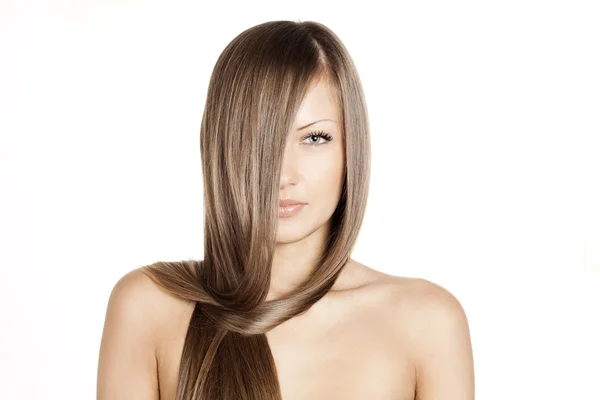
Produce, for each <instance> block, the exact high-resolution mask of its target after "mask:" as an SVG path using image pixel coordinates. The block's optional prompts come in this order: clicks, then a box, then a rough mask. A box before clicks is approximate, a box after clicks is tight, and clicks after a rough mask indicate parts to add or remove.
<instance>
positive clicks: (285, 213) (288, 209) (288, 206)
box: [279, 197, 306, 218]
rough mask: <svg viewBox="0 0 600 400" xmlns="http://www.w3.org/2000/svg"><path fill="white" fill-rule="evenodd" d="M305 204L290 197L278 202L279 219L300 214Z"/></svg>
mask: <svg viewBox="0 0 600 400" xmlns="http://www.w3.org/2000/svg"><path fill="white" fill-rule="evenodd" d="M305 205H306V203H304V202H302V201H299V200H295V199H292V198H290V197H288V198H285V199H282V200H279V217H281V218H288V217H291V216H294V215H296V214H297V213H298V212H300V211H301V210H302V209H303V208H304V206H305Z"/></svg>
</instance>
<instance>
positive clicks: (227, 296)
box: [142, 21, 371, 400]
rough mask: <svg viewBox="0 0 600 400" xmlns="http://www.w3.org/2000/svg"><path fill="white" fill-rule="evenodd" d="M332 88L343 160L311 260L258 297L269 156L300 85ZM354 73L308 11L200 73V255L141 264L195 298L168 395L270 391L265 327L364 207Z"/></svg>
mask: <svg viewBox="0 0 600 400" xmlns="http://www.w3.org/2000/svg"><path fill="white" fill-rule="evenodd" d="M322 79H324V80H326V81H327V82H328V83H330V84H331V86H332V87H333V88H334V90H335V92H336V96H337V101H338V105H339V107H340V111H341V114H340V115H341V118H342V121H341V122H340V123H341V125H340V126H341V128H342V129H343V132H344V138H345V139H344V140H345V151H346V153H345V154H346V157H345V159H346V165H345V177H344V182H343V188H342V195H341V197H340V200H339V203H338V205H337V208H336V209H335V211H334V213H333V214H332V216H331V219H330V223H331V229H330V231H329V236H328V237H327V243H326V247H325V250H324V251H323V253H322V254H320V258H319V262H318V264H317V265H318V268H316V269H315V270H314V271H313V272H312V273H311V275H310V277H309V278H308V279H307V280H306V281H305V282H304V283H303V284H302V285H300V286H298V287H297V288H296V289H295V290H294V291H293V292H292V293H291V294H290V295H289V296H287V297H285V298H281V299H276V300H271V301H265V298H266V297H267V294H268V289H269V285H270V277H271V264H272V260H273V252H274V249H275V245H276V232H277V221H278V202H279V180H280V167H281V162H282V159H283V150H284V149H285V144H286V139H287V135H288V132H289V131H290V128H291V127H292V124H293V122H294V119H295V116H296V112H297V111H298V108H299V106H300V105H301V103H302V100H303V99H304V96H305V95H306V93H307V91H308V89H309V88H310V87H311V85H312V84H314V83H315V82H316V81H319V80H322ZM368 125H369V124H368V116H367V108H366V103H365V99H364V95H363V89H362V85H361V82H360V79H359V76H358V73H357V71H356V68H355V66H354V63H353V61H352V59H351V58H350V55H349V53H348V51H347V49H346V47H345V46H344V45H343V44H342V42H341V41H340V39H339V38H338V37H337V36H336V35H335V34H334V33H333V32H332V31H331V30H330V29H329V28H327V27H326V26H324V25H323V24H320V23H317V22H313V21H304V22H296V21H269V22H265V23H262V24H259V25H256V26H254V27H251V28H249V29H247V30H245V31H243V32H242V33H240V34H239V35H238V36H236V37H235V38H234V39H233V40H232V41H231V42H230V43H229V44H228V45H227V46H226V48H225V49H224V50H223V52H222V53H221V55H220V56H219V58H218V60H217V62H216V65H215V67H214V70H213V73H212V75H211V79H210V83H209V87H208V94H207V98H206V104H205V108H204V114H203V117H202V125H201V129H200V153H201V159H202V174H203V180H204V202H205V208H204V259H203V260H186V261H174V262H166V261H159V262H156V263H154V264H151V265H147V266H144V267H142V271H144V272H145V273H146V274H147V275H148V276H149V277H150V278H152V280H154V281H155V282H156V283H157V284H158V285H160V286H161V287H163V288H164V289H166V290H168V291H169V292H170V293H172V294H173V295H175V296H178V297H180V298H183V299H186V300H190V301H194V302H196V305H195V309H194V311H193V314H192V316H191V319H190V323H189V327H188V331H187V335H186V338H185V344H184V347H183V353H182V358H181V364H180V368H179V381H178V389H177V399H178V400H184V399H185V400H191V399H202V400H216V399H252V400H253V399H256V400H275V399H281V392H280V387H279V381H278V378H277V370H276V366H275V363H274V359H273V356H272V354H271V351H270V348H269V344H268V342H267V338H266V335H265V333H266V332H268V331H269V330H271V329H272V328H274V327H276V326H277V325H279V324H281V323H283V322H285V321H286V320H288V319H290V318H292V317H294V316H296V315H298V314H301V313H303V312H304V311H306V310H308V309H309V308H310V307H311V306H312V305H313V304H314V303H315V302H317V301H318V300H319V299H320V298H321V297H323V296H324V295H325V294H326V293H327V292H328V291H329V289H330V288H331V287H332V286H333V284H334V283H335V281H336V279H337V277H338V276H339V274H340V272H341V271H342V268H343V267H344V265H345V264H346V263H347V261H348V260H349V258H350V255H351V252H352V250H353V248H354V244H355V242H356V238H357V236H358V233H359V230H360V227H361V224H362V221H363V216H364V213H365V208H366V203H367V197H368V190H369V176H370V161H371V160H370V157H371V155H370V135H369V126H368Z"/></svg>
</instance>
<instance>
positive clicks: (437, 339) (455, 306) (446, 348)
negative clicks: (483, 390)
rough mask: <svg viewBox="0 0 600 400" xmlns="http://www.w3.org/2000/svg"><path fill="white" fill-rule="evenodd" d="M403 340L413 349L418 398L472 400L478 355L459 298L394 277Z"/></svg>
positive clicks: (437, 287) (420, 282) (426, 284)
mask: <svg viewBox="0 0 600 400" xmlns="http://www.w3.org/2000/svg"><path fill="white" fill-rule="evenodd" d="M390 279H391V281H392V282H394V284H393V285H392V287H393V289H392V290H391V291H392V292H393V293H394V294H393V295H392V298H393V300H394V301H393V302H392V303H391V304H393V305H394V307H393V308H394V312H396V313H397V314H395V316H396V317H397V321H398V322H399V323H401V324H402V326H403V328H402V334H403V335H402V340H404V341H405V343H406V345H407V347H408V348H410V349H411V353H410V358H411V360H412V364H413V367H414V370H415V374H416V376H417V382H416V389H417V390H416V391H417V397H416V399H430V398H431V399H433V398H441V397H444V398H447V399H455V398H456V399H472V398H473V396H474V371H473V367H474V365H473V353H472V346H471V336H470V331H469V323H468V320H467V315H466V313H465V310H464V308H463V306H462V304H461V303H460V301H459V300H458V298H457V297H456V296H455V295H454V294H453V293H451V292H450V291H449V290H448V289H446V288H444V287H443V286H441V285H439V284H437V283H434V282H432V281H429V280H427V279H423V278H404V277H393V276H392V277H390Z"/></svg>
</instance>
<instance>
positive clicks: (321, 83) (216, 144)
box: [97, 21, 474, 400]
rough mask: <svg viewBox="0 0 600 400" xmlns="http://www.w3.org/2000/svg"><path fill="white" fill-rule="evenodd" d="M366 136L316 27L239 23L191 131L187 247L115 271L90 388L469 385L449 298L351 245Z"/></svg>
mask: <svg viewBox="0 0 600 400" xmlns="http://www.w3.org/2000/svg"><path fill="white" fill-rule="evenodd" d="M369 140H370V139H369V124H368V116H367V107H366V104H365V99H364V96H363V90H362V86H361V82H360V79H359V76H358V74H357V71H356V69H355V66H354V64H353V62H352V59H351V58H350V56H349V54H348V52H347V50H346V48H345V47H344V45H343V44H342V42H341V41H340V39H339V38H338V37H337V36H336V35H335V34H334V33H333V32H332V31H331V30H330V29H328V28H327V27H325V26H324V25H322V24H319V23H316V22H310V21H309V22H294V21H272V22H266V23H263V24H260V25H257V26H254V27H252V28H250V29H247V30H246V31H244V32H242V33H241V34H240V35H238V36H237V37H236V38H235V39H234V40H233V41H232V42H231V43H230V44H229V45H228V46H227V47H226V48H225V50H224V51H223V53H222V54H221V55H220V57H219V59H218V61H217V63H216V65H215V68H214V71H213V74H212V76H211V80H210V84H209V88H208V96H207V99H206V106H205V110H204V115H203V118H202V125H201V131H200V150H201V158H202V167H203V170H202V171H203V182H204V201H205V214H204V224H205V225H204V239H205V242H204V252H205V253H204V258H203V259H202V260H187V261H179V262H157V263H155V264H152V265H148V266H144V267H141V268H138V269H135V270H133V271H131V272H129V273H128V274H126V275H125V276H124V277H122V278H121V279H120V280H119V282H117V284H116V285H115V287H114V289H113V291H112V293H111V296H110V300H109V305H108V309H107V314H106V321H105V326H104V331H103V336H102V343H101V347H100V358H99V368H98V386H97V389H98V392H97V393H98V399H100V400H109V399H110V400H119V399H127V400H131V399H159V398H160V399H162V400H169V399H178V400H182V399H203V400H204V399H206V400H216V399H227V400H229V399H252V400H275V399H284V400H299V399H344V400H351V399H361V400H370V399H389V400H392V399H397V400H400V399H419V400H434V399H444V400H458V399H460V400H468V399H473V398H474V373H473V358H472V350H471V342H470V334H469V328H468V323H467V319H466V316H465V313H464V311H463V308H462V307H461V305H460V303H459V302H458V300H457V299H456V298H455V297H454V296H453V295H452V294H451V293H450V292H448V291H447V290H445V289H444V288H442V287H441V286H438V285H436V284H434V283H432V282H430V281H427V280H425V279H417V278H404V277H399V276H393V275H389V274H384V273H382V272H379V271H377V270H376V269H372V268H369V267H367V266H365V265H363V264H361V263H359V262H358V261H356V260H353V259H352V258H350V255H351V252H352V249H353V247H354V244H355V241H356V239H357V236H358V234H359V230H360V226H361V224H362V221H363V216H364V213H365V208H366V204H367V196H368V188H369V174H370V142H369ZM390 262H393V261H390Z"/></svg>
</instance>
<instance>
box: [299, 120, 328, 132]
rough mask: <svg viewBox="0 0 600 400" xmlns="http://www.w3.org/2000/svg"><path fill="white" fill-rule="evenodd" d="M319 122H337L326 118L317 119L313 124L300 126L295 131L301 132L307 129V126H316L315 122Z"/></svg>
mask: <svg viewBox="0 0 600 400" xmlns="http://www.w3.org/2000/svg"><path fill="white" fill-rule="evenodd" d="M321 121H332V122H337V121H334V120H333V119H327V118H325V119H319V120H317V121H313V122H311V123H310V124H308V125H304V126H301V127H300V128H298V129H297V130H299V131H301V130H302V129H304V128H308V127H309V126H311V125H313V124H316V123H317V122H321Z"/></svg>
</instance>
